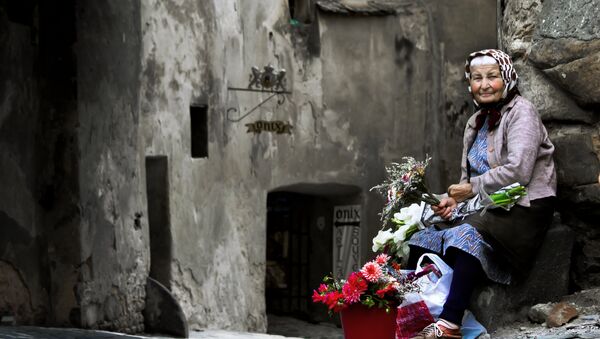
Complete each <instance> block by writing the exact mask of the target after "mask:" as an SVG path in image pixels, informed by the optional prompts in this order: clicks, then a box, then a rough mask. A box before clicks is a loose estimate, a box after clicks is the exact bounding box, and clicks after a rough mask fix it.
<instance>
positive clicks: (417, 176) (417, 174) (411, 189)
mask: <svg viewBox="0 0 600 339" xmlns="http://www.w3.org/2000/svg"><path fill="white" fill-rule="evenodd" d="M430 159H431V158H426V159H425V161H417V160H415V158H413V157H403V158H402V160H404V162H402V163H395V162H394V163H391V165H390V166H387V167H386V168H385V169H386V172H387V178H386V179H385V180H384V182H383V183H382V184H380V185H377V186H374V187H373V188H371V190H377V191H379V192H380V193H381V194H382V195H384V196H387V200H388V201H387V203H386V204H385V206H384V207H383V210H382V212H381V220H382V222H383V225H384V226H385V225H387V224H388V222H389V221H390V220H391V218H392V216H393V215H394V213H396V212H398V211H399V210H400V208H401V207H403V206H408V205H410V204H413V203H420V202H425V203H427V204H430V205H438V204H439V203H440V201H439V200H438V199H437V198H436V197H435V196H434V195H433V194H431V193H430V192H429V189H428V188H427V185H426V184H425V169H426V168H427V165H428V164H429V160H430Z"/></svg>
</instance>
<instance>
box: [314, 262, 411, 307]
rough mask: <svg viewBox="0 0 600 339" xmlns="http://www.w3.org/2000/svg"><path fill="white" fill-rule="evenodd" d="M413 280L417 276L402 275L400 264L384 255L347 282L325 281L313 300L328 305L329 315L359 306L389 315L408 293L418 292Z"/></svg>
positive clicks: (328, 279)
mask: <svg viewBox="0 0 600 339" xmlns="http://www.w3.org/2000/svg"><path fill="white" fill-rule="evenodd" d="M414 279H416V277H415V275H407V274H403V273H402V272H401V271H400V265H399V264H398V263H397V262H395V261H394V260H392V258H391V257H390V256H389V255H387V254H385V253H381V254H379V255H378V256H377V257H376V258H375V260H373V261H369V262H367V263H366V264H365V265H364V266H363V267H362V269H360V270H359V271H356V272H352V273H351V274H350V276H349V277H348V279H341V280H336V279H334V278H332V277H330V276H327V277H325V278H324V279H323V283H322V284H321V285H320V286H319V288H318V289H317V290H315V291H314V292H313V296H312V299H313V302H315V303H323V304H325V305H327V307H328V308H329V310H330V312H340V311H342V310H344V309H345V308H346V307H348V306H350V305H352V304H357V303H360V304H363V305H365V306H367V307H379V308H384V309H386V311H389V310H390V309H391V308H392V307H397V306H398V305H399V304H400V303H401V302H402V300H403V296H404V295H405V294H406V293H408V292H412V291H416V290H417V288H418V287H417V285H416V284H415V283H414Z"/></svg>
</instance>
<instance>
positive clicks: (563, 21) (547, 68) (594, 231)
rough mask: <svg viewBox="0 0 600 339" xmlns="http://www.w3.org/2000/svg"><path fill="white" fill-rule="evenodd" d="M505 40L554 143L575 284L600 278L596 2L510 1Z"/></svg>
mask: <svg viewBox="0 0 600 339" xmlns="http://www.w3.org/2000/svg"><path fill="white" fill-rule="evenodd" d="M503 3H504V11H503V17H502V21H501V25H502V38H501V40H502V46H503V47H504V49H505V50H506V51H507V52H508V53H509V54H510V55H511V56H512V57H513V58H514V61H515V64H516V67H517V71H518V73H519V76H520V85H519V88H520V89H521V91H522V94H523V95H524V96H525V97H527V98H528V99H529V100H531V101H532V102H533V103H534V104H535V105H536V106H537V108H538V110H539V112H540V115H541V117H542V119H543V120H544V123H545V124H546V126H547V128H548V131H549V133H550V137H551V139H552V141H553V143H554V144H555V147H556V154H555V161H556V165H557V174H558V185H559V192H558V193H559V198H560V203H559V212H560V214H561V218H562V222H563V223H564V224H566V225H568V226H570V227H572V228H573V229H574V230H575V231H576V234H577V237H576V245H575V252H574V257H573V266H572V268H571V273H572V274H571V278H572V283H573V286H572V288H575V289H576V288H588V287H592V286H597V285H598V283H600V274H599V273H598V267H599V265H600V253H599V252H598V250H597V248H599V247H598V246H599V245H600V243H599V242H600V233H599V230H598V227H597V226H598V216H599V211H600V205H599V204H600V198H599V197H600V182H599V180H600V178H599V174H600V160H599V159H600V124H599V123H598V121H599V120H600V119H599V118H600V111H599V108H600V80H599V79H600V22H599V21H598V19H597V18H598V16H599V15H600V4H599V3H598V2H597V1H586V0H576V1H569V2H564V1H558V0H546V1H539V0H509V1H505V2H503Z"/></svg>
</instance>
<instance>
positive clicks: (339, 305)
mask: <svg viewBox="0 0 600 339" xmlns="http://www.w3.org/2000/svg"><path fill="white" fill-rule="evenodd" d="M343 296H344V295H343V294H342V293H340V292H338V291H333V292H329V293H327V294H325V300H324V304H326V305H327V307H329V309H330V310H333V311H335V312H338V311H341V310H342V309H343V308H344V307H346V305H344V303H343V301H342V300H341V299H342V297H343Z"/></svg>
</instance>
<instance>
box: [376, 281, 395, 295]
mask: <svg viewBox="0 0 600 339" xmlns="http://www.w3.org/2000/svg"><path fill="white" fill-rule="evenodd" d="M391 291H395V289H394V285H393V284H388V285H387V286H386V287H384V288H382V289H380V290H377V292H375V293H376V294H377V296H378V297H380V298H383V297H384V296H385V295H386V294H387V293H388V292H391Z"/></svg>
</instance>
